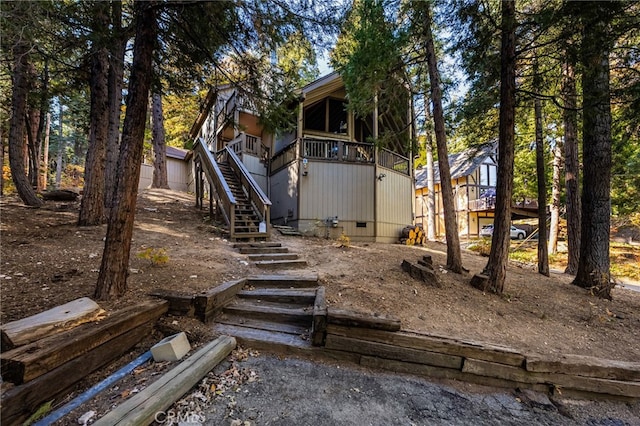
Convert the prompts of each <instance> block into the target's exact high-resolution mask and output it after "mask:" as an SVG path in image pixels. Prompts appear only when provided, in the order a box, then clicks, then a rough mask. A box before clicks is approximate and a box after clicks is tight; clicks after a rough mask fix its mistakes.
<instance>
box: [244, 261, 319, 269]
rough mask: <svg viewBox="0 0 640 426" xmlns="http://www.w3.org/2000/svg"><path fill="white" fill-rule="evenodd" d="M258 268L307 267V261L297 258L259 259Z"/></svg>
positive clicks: (256, 263)
mask: <svg viewBox="0 0 640 426" xmlns="http://www.w3.org/2000/svg"><path fill="white" fill-rule="evenodd" d="M255 265H256V266H257V267H258V268H262V269H287V268H305V267H306V266H307V261H306V260H304V259H297V260H259V261H257V262H255Z"/></svg>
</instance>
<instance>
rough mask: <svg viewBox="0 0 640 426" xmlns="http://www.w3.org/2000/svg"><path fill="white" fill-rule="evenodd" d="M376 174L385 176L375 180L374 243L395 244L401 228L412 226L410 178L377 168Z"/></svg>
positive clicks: (411, 187)
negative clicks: (376, 191) (375, 220)
mask: <svg viewBox="0 0 640 426" xmlns="http://www.w3.org/2000/svg"><path fill="white" fill-rule="evenodd" d="M378 173H383V174H384V175H385V176H384V177H383V178H382V179H381V180H378V179H376V180H375V182H376V184H377V185H378V195H377V200H376V202H377V212H378V217H377V224H378V230H377V236H376V241H378V242H385V243H395V242H398V240H399V239H400V233H401V231H402V228H404V227H405V226H407V225H412V224H413V205H412V202H411V200H412V194H413V193H414V187H413V185H412V184H411V181H412V178H411V177H410V176H407V175H405V174H402V173H397V172H393V171H390V170H388V169H384V168H379V169H378Z"/></svg>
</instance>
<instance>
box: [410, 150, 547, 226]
mask: <svg viewBox="0 0 640 426" xmlns="http://www.w3.org/2000/svg"><path fill="white" fill-rule="evenodd" d="M449 168H450V172H451V184H452V187H453V196H454V206H455V211H456V215H457V219H458V232H459V235H460V236H466V237H468V238H477V237H479V235H480V230H481V229H482V227H483V226H485V225H490V224H492V223H493V218H494V213H495V201H496V184H497V168H498V143H497V142H489V143H485V144H482V145H480V146H477V147H471V148H468V149H466V150H464V151H462V152H460V153H456V154H450V155H449ZM415 175H416V199H415V211H416V224H422V225H423V226H424V227H425V229H426V227H427V199H426V197H427V196H428V193H429V191H428V188H427V169H426V166H425V167H421V168H419V169H417V170H416V172H415ZM434 194H435V209H436V211H435V217H436V220H435V229H436V236H438V237H443V236H444V234H445V226H444V210H443V207H442V196H441V189H440V172H439V167H438V164H437V162H435V163H434ZM537 208H538V205H537V202H535V201H531V200H528V199H526V200H524V201H522V202H519V203H513V204H512V207H511V218H512V220H516V219H523V218H532V217H537Z"/></svg>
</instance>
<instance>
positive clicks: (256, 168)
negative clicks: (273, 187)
mask: <svg viewBox="0 0 640 426" xmlns="http://www.w3.org/2000/svg"><path fill="white" fill-rule="evenodd" d="M242 164H244V166H245V167H246V168H247V170H249V173H251V176H253V179H254V180H255V181H256V183H257V184H258V185H259V186H260V189H262V192H264V193H265V194H268V193H269V188H267V168H266V167H265V165H264V162H262V161H261V160H260V159H259V158H258V157H256V156H255V155H250V154H247V153H243V154H242Z"/></svg>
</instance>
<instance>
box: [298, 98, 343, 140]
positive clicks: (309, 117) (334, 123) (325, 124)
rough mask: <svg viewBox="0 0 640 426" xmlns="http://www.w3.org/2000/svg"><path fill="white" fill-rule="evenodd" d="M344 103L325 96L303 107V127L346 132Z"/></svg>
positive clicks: (328, 131) (329, 131)
mask: <svg viewBox="0 0 640 426" xmlns="http://www.w3.org/2000/svg"><path fill="white" fill-rule="evenodd" d="M347 123H348V120H347V109H346V103H345V102H344V101H343V100H340V99H333V98H325V99H323V100H321V101H318V102H316V103H314V104H311V105H309V106H307V107H305V108H304V129H305V130H317V131H320V132H326V133H336V134H341V135H346V134H347V130H348V128H347Z"/></svg>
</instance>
